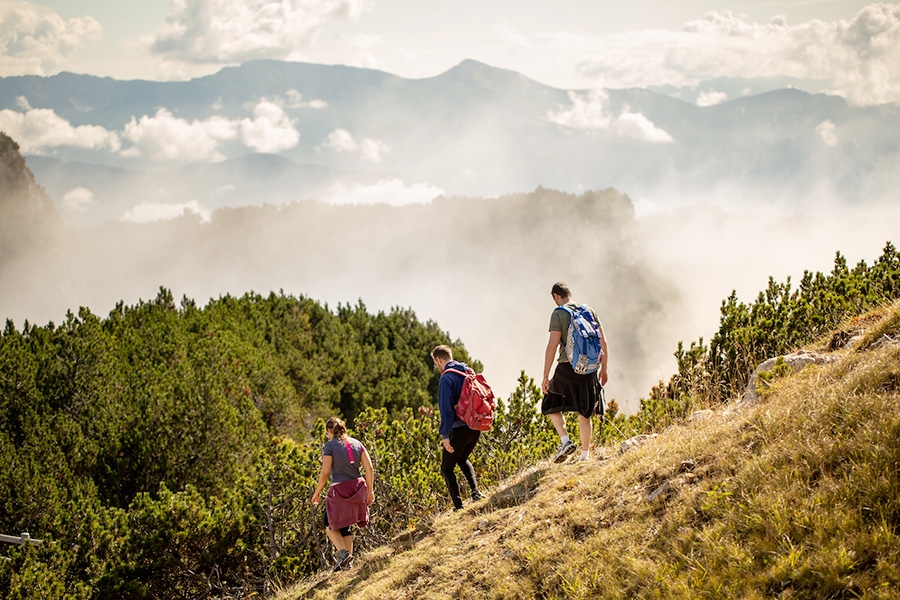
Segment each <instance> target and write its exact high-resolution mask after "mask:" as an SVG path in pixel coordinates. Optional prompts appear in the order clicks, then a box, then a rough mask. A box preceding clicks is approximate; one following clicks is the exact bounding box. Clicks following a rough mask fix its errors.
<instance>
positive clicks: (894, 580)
mask: <svg viewBox="0 0 900 600" xmlns="http://www.w3.org/2000/svg"><path fill="white" fill-rule="evenodd" d="M872 315H874V316H872ZM872 315H870V316H869V317H867V320H866V321H865V323H866V325H865V328H864V329H863V331H862V337H861V338H860V340H859V342H858V343H856V344H853V345H852V347H846V348H843V349H840V350H837V351H836V352H834V356H836V357H837V359H838V360H836V361H835V362H834V363H832V364H829V365H820V366H809V367H807V368H805V369H803V370H802V371H800V372H798V373H796V374H793V375H790V376H787V377H783V378H779V379H777V380H774V381H773V382H772V385H771V386H770V387H768V388H767V389H766V390H765V393H764V394H763V396H762V397H761V400H760V403H759V404H758V405H757V406H753V407H744V408H740V406H739V405H737V404H734V405H731V404H729V405H725V406H720V407H717V408H716V409H715V410H714V411H713V414H712V416H711V417H709V418H706V419H704V420H702V421H695V422H689V423H684V424H680V425H676V426H674V427H671V428H669V429H667V430H666V431H665V432H662V433H661V434H660V435H658V436H657V437H655V438H651V439H650V440H648V441H647V442H646V443H645V444H643V445H642V446H640V447H638V448H637V449H634V450H631V451H629V452H627V453H625V454H618V453H617V448H598V449H596V452H595V455H597V456H601V457H602V458H601V459H600V460H597V459H595V460H592V461H589V462H585V463H571V464H564V465H553V464H550V463H549V462H542V463H540V464H538V465H535V466H534V467H532V468H530V469H528V470H526V471H523V473H521V474H520V475H518V476H517V477H515V478H512V479H511V480H509V481H508V482H506V483H505V484H504V485H501V486H499V487H498V488H497V489H495V490H492V491H491V495H490V496H489V497H488V499H487V500H483V501H480V502H478V503H474V504H469V505H467V506H466V508H464V509H463V510H462V511H459V512H457V513H449V514H443V515H439V516H438V517H437V518H436V519H435V520H434V522H433V523H431V524H430V528H429V531H430V533H427V534H425V535H423V536H421V537H420V538H418V539H417V540H416V541H414V542H413V543H411V544H410V545H409V546H396V545H395V546H394V547H385V548H380V549H378V550H376V551H374V552H370V553H368V554H366V555H364V556H360V557H358V561H359V566H357V567H355V568H354V570H352V571H348V572H343V573H339V574H335V575H331V574H322V575H320V576H318V577H317V578H314V579H311V580H309V581H305V582H302V583H301V584H299V585H297V586H296V587H294V588H292V589H289V590H286V591H284V592H283V593H282V594H280V595H279V596H278V600H294V599H299V598H323V599H325V598H328V599H333V598H347V599H351V598H352V599H359V600H388V599H398V600H399V599H402V600H405V599H414V598H415V599H429V598H434V599H437V598H441V599H443V598H460V599H468V598H471V599H475V598H478V599H484V598H496V599H507V598H508V599H513V598H515V599H521V598H545V599H553V598H560V599H562V598H566V599H578V598H617V599H618V598H700V597H710V598H860V597H864V598H895V597H897V596H896V594H897V592H896V590H898V589H900V410H898V409H900V385H898V382H900V344H894V343H884V342H882V343H878V342H879V340H885V336H888V338H891V339H892V338H893V337H894V336H895V335H896V334H897V333H898V332H900V305H897V304H895V305H894V306H891V307H886V308H884V309H881V311H877V312H876V313H873V314H872ZM858 323H859V320H858V321H857V323H855V324H853V325H854V326H858ZM889 341H890V339H888V342H889ZM822 344H823V345H825V346H827V340H826V341H824V342H822ZM435 468H437V465H435Z"/></svg>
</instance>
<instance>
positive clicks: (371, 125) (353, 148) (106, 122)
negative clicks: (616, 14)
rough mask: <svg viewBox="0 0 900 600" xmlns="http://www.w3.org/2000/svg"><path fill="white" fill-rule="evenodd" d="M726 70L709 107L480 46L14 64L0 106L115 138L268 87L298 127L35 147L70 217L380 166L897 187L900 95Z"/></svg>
mask: <svg viewBox="0 0 900 600" xmlns="http://www.w3.org/2000/svg"><path fill="white" fill-rule="evenodd" d="M719 83H720V84H723V85H720V86H719V85H718V84H710V86H708V87H706V88H701V87H698V90H701V91H702V90H706V91H709V90H715V89H716V87H717V86H718V87H721V90H722V91H724V93H726V94H727V95H728V98H729V99H728V100H726V101H724V102H719V103H716V104H713V105H711V106H705V107H704V106H698V105H697V104H694V103H693V102H686V101H684V100H680V99H678V98H675V97H673V95H679V94H680V95H683V96H686V97H690V96H691V95H693V92H691V93H688V91H689V90H688V91H686V90H685V89H676V88H672V89H667V91H668V92H669V94H670V95H666V94H663V93H658V92H657V91H651V90H647V89H620V90H613V89H609V90H601V91H595V92H590V91H588V90H561V89H556V88H552V87H549V86H546V85H543V84H541V83H538V82H536V81H533V80H531V79H528V78H527V77H524V76H522V75H521V74H519V73H516V72H513V71H508V70H504V69H498V68H494V67H491V66H489V65H485V64H482V63H479V62H476V61H472V60H467V61H463V62H462V63H460V64H459V65H457V66H456V67H453V68H452V69H450V70H448V71H446V72H445V73H442V74H440V75H438V76H436V77H430V78H424V79H405V78H401V77H397V76H395V75H391V74H389V73H385V72H382V71H377V70H372V69H361V68H355V67H347V66H328V65H317V64H308V63H293V62H280V61H271V60H261V61H252V62H248V63H245V64H243V65H241V66H238V67H228V68H224V69H222V70H221V71H219V72H218V73H216V74H213V75H209V76H206V77H201V78H197V79H193V80H190V81H184V82H150V81H117V80H113V79H109V78H98V77H93V76H89V75H74V74H72V73H61V74H58V75H54V76H51V77H36V76H24V77H8V78H3V79H0V110H3V109H6V110H10V111H16V112H18V113H23V112H24V111H25V109H24V108H22V107H23V106H25V104H23V102H22V100H21V99H22V98H24V99H25V100H26V101H27V106H31V107H33V108H35V109H37V108H43V109H51V110H53V111H54V112H55V113H56V114H57V115H59V116H60V117H62V118H64V119H66V120H68V121H69V122H70V123H71V124H72V125H73V126H79V125H98V126H102V127H104V128H106V129H107V130H109V131H112V132H116V133H119V134H121V133H122V132H123V131H124V129H125V128H126V126H127V125H128V124H129V123H132V122H134V123H140V121H141V119H142V117H144V118H151V117H153V116H154V115H156V114H157V111H158V110H159V109H165V110H166V111H168V113H170V114H171V115H172V118H173V119H182V120H183V121H182V124H184V125H185V126H186V125H187V124H188V123H194V122H204V121H205V120H208V119H211V118H213V117H217V118H219V119H223V120H229V122H231V123H238V124H240V123H243V124H244V125H246V123H247V122H249V121H248V120H251V119H254V118H257V117H256V116H255V115H254V113H253V110H254V107H255V106H257V104H258V103H259V102H260V101H261V100H264V99H265V100H268V101H270V102H272V103H274V104H276V105H278V106H279V107H280V109H281V110H282V111H283V113H284V115H285V116H286V118H288V119H290V123H291V127H293V128H294V129H295V130H296V132H297V133H299V141H297V143H296V144H295V145H293V146H291V147H290V148H288V149H286V150H282V151H279V152H277V156H267V157H263V158H262V159H258V160H262V164H258V163H252V162H251V160H257V159H250V158H249V156H252V155H253V154H254V151H253V150H252V149H251V148H250V147H249V146H248V145H247V143H244V142H242V141H241V140H240V139H237V138H236V137H235V138H228V139H223V140H221V141H220V142H219V145H218V147H217V148H216V153H217V154H218V156H217V160H219V162H216V163H211V162H208V161H203V162H197V161H193V162H191V161H185V160H170V159H168V160H155V159H153V158H152V157H148V156H147V155H146V154H147V153H145V154H144V155H143V156H133V155H134V154H136V153H135V152H129V148H130V146H129V144H130V143H131V142H130V141H129V140H128V139H125V138H123V147H122V149H121V150H119V151H116V152H112V151H109V150H104V151H100V150H85V149H81V148H74V147H71V146H60V147H56V148H53V149H51V150H48V151H46V152H43V154H45V156H41V157H39V156H30V157H29V164H30V165H31V166H32V168H33V169H34V171H35V174H36V175H37V176H38V178H39V179H40V180H41V181H43V182H45V185H46V186H47V188H48V190H50V191H51V196H52V197H53V199H54V201H56V202H57V204H58V206H59V207H60V210H61V214H62V216H63V218H64V220H65V221H66V222H70V223H75V222H78V223H99V222H102V221H104V220H107V219H110V218H120V217H121V216H122V215H123V214H124V213H125V212H126V211H127V210H129V209H130V208H131V207H134V206H135V205H137V204H139V203H141V202H149V201H151V199H156V200H155V201H164V202H170V203H175V204H179V203H186V202H190V201H194V202H197V203H199V205H201V206H202V207H203V208H204V209H208V210H212V209H214V208H216V207H220V206H240V205H260V204H263V203H266V202H268V203H276V204H280V203H284V202H288V201H291V200H295V199H304V198H308V197H312V196H314V197H319V198H325V197H326V196H328V195H329V194H333V193H335V192H334V191H333V186H335V185H336V184H341V185H343V186H344V187H347V186H353V185H371V184H373V183H375V182H377V181H379V180H397V181H400V182H402V184H403V185H406V186H413V185H416V184H428V186H431V188H428V189H437V190H439V191H443V192H444V193H446V194H447V195H477V196H491V195H499V194H504V193H510V192H514V191H522V190H532V189H535V188H536V187H538V186H546V187H551V188H554V189H559V190H566V191H572V192H577V191H579V190H583V189H606V188H609V187H615V188H616V189H620V190H623V191H626V192H627V193H629V194H630V195H631V196H632V197H634V198H637V199H647V200H649V201H651V202H653V203H656V204H659V205H665V204H671V203H676V202H684V201H688V200H691V199H702V200H704V201H707V202H716V203H736V202H740V203H746V202H753V203H756V202H766V203H775V204H783V205H799V204H802V203H803V202H818V201H820V200H822V199H828V200H834V201H841V202H850V203H854V204H859V203H865V202H871V201H875V200H878V199H881V198H884V197H886V196H887V195H888V194H892V193H893V190H895V189H896V188H897V186H898V184H900V170H898V169H896V168H894V166H895V165H896V164H898V161H900V136H897V135H896V131H898V130H900V107H898V106H897V105H883V106H874V107H855V106H851V105H849V104H848V103H847V102H846V101H844V100H843V99H842V98H840V97H837V96H828V95H824V94H810V93H807V92H804V91H800V90H799V89H775V90H769V91H767V92H766V93H763V94H756V95H738V94H737V92H736V90H743V91H746V90H748V89H752V86H751V85H750V84H751V83H753V82H752V81H732V80H729V81H727V82H726V81H720V82H719ZM725 83H728V85H727V86H726V85H724V84H725ZM778 83H780V82H779V81H774V80H772V81H763V82H762V84H761V86H759V89H769V88H771V86H773V85H776V84H778ZM763 84H764V85H763ZM656 89H657V90H660V89H663V88H656ZM725 90H728V91H725ZM244 125H241V126H244ZM338 134H340V135H338ZM334 135H338V141H339V142H341V143H335V142H334V140H333V139H332V138H330V137H329V136H334ZM341 136H343V137H341ZM330 139H332V141H331V142H329V140H330ZM222 159H224V160H222ZM86 165H98V166H102V167H103V169H100V168H91V167H87V166H86ZM107 169H111V170H107ZM107 175H108V176H107ZM79 187H81V188H85V189H87V190H90V192H91V193H92V194H93V197H94V203H93V204H92V205H90V207H88V208H85V206H81V207H80V209H81V210H80V212H77V211H74V210H71V209H70V208H67V206H66V205H64V204H62V196H64V195H65V194H66V193H68V192H69V191H71V190H72V189H74V188H79Z"/></svg>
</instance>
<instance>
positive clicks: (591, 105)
mask: <svg viewBox="0 0 900 600" xmlns="http://www.w3.org/2000/svg"><path fill="white" fill-rule="evenodd" d="M569 100H570V101H571V102H572V107H571V108H569V109H566V110H561V111H560V112H557V113H550V115H549V116H548V118H549V119H550V121H551V122H552V123H557V124H559V125H562V126H564V127H569V128H571V129H609V126H610V125H611V124H612V119H611V117H610V115H609V110H608V106H607V105H608V104H609V94H607V93H606V91H605V90H591V91H590V92H588V95H587V97H584V96H583V95H581V94H579V93H577V92H569Z"/></svg>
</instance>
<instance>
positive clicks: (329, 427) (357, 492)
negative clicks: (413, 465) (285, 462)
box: [312, 417, 375, 571]
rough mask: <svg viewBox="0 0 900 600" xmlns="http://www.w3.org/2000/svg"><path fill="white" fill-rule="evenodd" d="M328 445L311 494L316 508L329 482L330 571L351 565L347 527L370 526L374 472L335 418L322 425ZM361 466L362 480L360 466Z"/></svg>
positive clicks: (365, 454)
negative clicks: (333, 555) (334, 557)
mask: <svg viewBox="0 0 900 600" xmlns="http://www.w3.org/2000/svg"><path fill="white" fill-rule="evenodd" d="M325 435H326V436H328V441H327V442H325V447H324V449H323V450H322V471H321V472H320V473H319V483H318V485H317V486H316V492H315V493H314V494H313V497H312V503H313V505H316V506H318V504H319V497H320V495H321V494H322V490H324V489H325V485H326V484H327V483H328V478H329V477H331V487H329V488H328V494H327V499H326V500H325V534H326V535H327V536H328V539H329V540H331V543H332V544H333V545H334V548H335V550H337V553H338V555H337V562H336V563H335V564H334V568H333V569H332V570H333V571H340V570H342V569H349V568H350V567H351V566H352V564H353V533H352V532H351V531H350V527H351V526H353V525H358V526H359V527H365V526H366V525H367V524H368V523H369V505H371V504H372V502H374V501H375V491H374V488H373V487H372V486H373V482H374V479H375V469H373V468H372V460H371V459H370V458H369V453H368V452H367V451H366V448H365V446H363V445H362V442H360V441H359V440H357V439H354V438H352V437H350V436H348V435H347V426H346V425H345V424H344V422H343V421H341V420H340V419H338V418H337V417H331V418H330V419H328V422H327V423H326V424H325ZM360 464H362V467H363V469H364V470H365V477H363V476H362V474H361V473H360V470H359V466H360Z"/></svg>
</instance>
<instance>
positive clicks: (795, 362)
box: [741, 350, 835, 404]
mask: <svg viewBox="0 0 900 600" xmlns="http://www.w3.org/2000/svg"><path fill="white" fill-rule="evenodd" d="M778 359H782V361H783V362H784V364H786V365H788V366H789V367H791V369H792V370H793V372H795V373H796V372H797V371H800V370H801V369H803V368H804V367H806V365H811V364H816V365H824V364H829V363H833V362H834V360H835V358H834V357H833V356H828V355H826V354H819V353H817V352H809V351H808V350H799V351H797V352H794V353H793V354H785V355H784V356H779V357H775V358H770V359H767V360H766V361H764V362H763V363H762V364H761V365H759V366H758V367H756V370H755V371H753V375H751V376H750V381H749V382H748V383H747V387H746V388H745V389H744V395H743V397H742V398H741V403H742V404H756V403H757V402H758V401H759V396H757V394H756V378H757V376H758V375H759V374H760V373H765V372H767V371H771V370H772V369H774V368H775V365H776V364H777V363H778Z"/></svg>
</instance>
